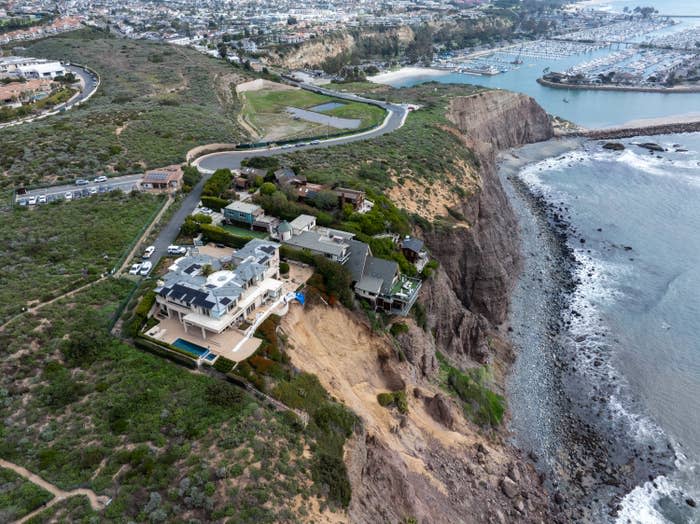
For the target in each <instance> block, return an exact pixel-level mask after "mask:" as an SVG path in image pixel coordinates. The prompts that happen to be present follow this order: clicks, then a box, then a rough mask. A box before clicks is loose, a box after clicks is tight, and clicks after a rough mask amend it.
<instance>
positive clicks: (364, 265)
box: [348, 240, 422, 316]
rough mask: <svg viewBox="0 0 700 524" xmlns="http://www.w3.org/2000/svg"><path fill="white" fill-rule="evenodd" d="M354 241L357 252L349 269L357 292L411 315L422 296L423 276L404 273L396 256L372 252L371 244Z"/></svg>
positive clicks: (396, 312)
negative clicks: (373, 254)
mask: <svg viewBox="0 0 700 524" xmlns="http://www.w3.org/2000/svg"><path fill="white" fill-rule="evenodd" d="M352 242H353V244H352V249H353V254H352V256H351V257H350V261H349V263H348V269H349V270H350V274H351V275H352V278H353V284H354V290H355V294H356V295H357V296H358V297H360V298H363V299H365V300H367V301H368V302H370V303H371V304H372V305H373V306H374V308H375V309H378V310H382V311H385V312H387V313H390V314H392V315H402V316H406V315H408V313H409V311H410V310H411V308H412V307H413V304H415V303H416V300H417V299H418V293H419V292H420V288H421V286H422V282H421V280H420V279H418V278H412V277H409V276H406V275H403V274H401V272H400V271H399V265H398V264H397V263H396V262H395V261H393V260H385V259H383V258H377V257H375V256H372V251H371V250H370V249H369V246H368V245H367V244H364V243H363V242H358V241H356V240H353V241H352ZM358 244H364V245H363V246H359V245H358Z"/></svg>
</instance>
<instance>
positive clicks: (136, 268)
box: [129, 263, 143, 275]
mask: <svg viewBox="0 0 700 524" xmlns="http://www.w3.org/2000/svg"><path fill="white" fill-rule="evenodd" d="M141 266H143V264H141V263H138V264H132V265H131V269H129V274H130V275H138V274H139V271H141Z"/></svg>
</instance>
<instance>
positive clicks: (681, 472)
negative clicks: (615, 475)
mask: <svg viewBox="0 0 700 524" xmlns="http://www.w3.org/2000/svg"><path fill="white" fill-rule="evenodd" d="M699 477H700V464H698V463H691V462H688V461H687V460H686V457H684V456H683V455H682V454H679V458H678V460H677V461H676V470H675V471H674V472H673V473H671V474H670V475H660V476H658V477H656V478H654V479H653V480H651V481H649V482H645V483H644V484H642V485H640V486H637V487H636V488H634V489H633V490H632V491H630V492H629V493H628V494H627V495H625V497H624V498H623V499H622V501H621V502H620V506H621V509H620V512H619V513H618V515H617V519H616V521H615V524H669V523H677V522H678V523H680V522H683V523H687V524H691V523H698V522H700V515H698V513H697V511H695V510H693V509H691V507H690V506H689V505H688V503H687V502H686V500H687V499H688V498H692V497H696V498H697V497H698V496H700V485H698V478H699Z"/></svg>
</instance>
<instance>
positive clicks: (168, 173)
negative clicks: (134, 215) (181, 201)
mask: <svg viewBox="0 0 700 524" xmlns="http://www.w3.org/2000/svg"><path fill="white" fill-rule="evenodd" d="M182 177H183V172H182V167H180V166H179V165H172V166H166V167H161V168H159V169H151V170H150V171H146V172H145V173H144V175H143V178H142V179H141V188H142V189H145V190H149V191H150V190H153V191H177V190H179V189H180V188H182Z"/></svg>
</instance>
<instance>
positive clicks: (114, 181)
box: [15, 174, 143, 203]
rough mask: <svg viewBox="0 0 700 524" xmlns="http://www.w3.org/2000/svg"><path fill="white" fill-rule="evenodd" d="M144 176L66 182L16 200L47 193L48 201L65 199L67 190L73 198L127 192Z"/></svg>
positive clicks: (22, 195)
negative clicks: (104, 180)
mask: <svg viewBox="0 0 700 524" xmlns="http://www.w3.org/2000/svg"><path fill="white" fill-rule="evenodd" d="M142 177H143V175H142V174H138V175H125V176H120V177H114V178H109V179H107V182H102V183H97V182H93V181H90V183H89V184H87V185H84V186H76V185H75V183H73V184H65V185H61V186H52V187H45V188H41V189H32V190H29V191H27V192H26V193H23V194H21V195H20V194H17V195H15V201H16V202H17V203H21V202H22V201H25V202H26V201H28V200H29V198H30V197H33V196H35V197H38V196H40V195H45V196H46V200H47V202H51V201H53V200H65V198H66V196H65V195H66V192H68V191H70V192H71V194H72V195H73V198H83V197H88V196H91V195H92V194H97V193H105V192H107V191H112V190H113V189H121V190H122V191H124V192H125V193H128V192H129V191H132V190H134V189H138V188H139V181H140V180H141V178H142Z"/></svg>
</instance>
